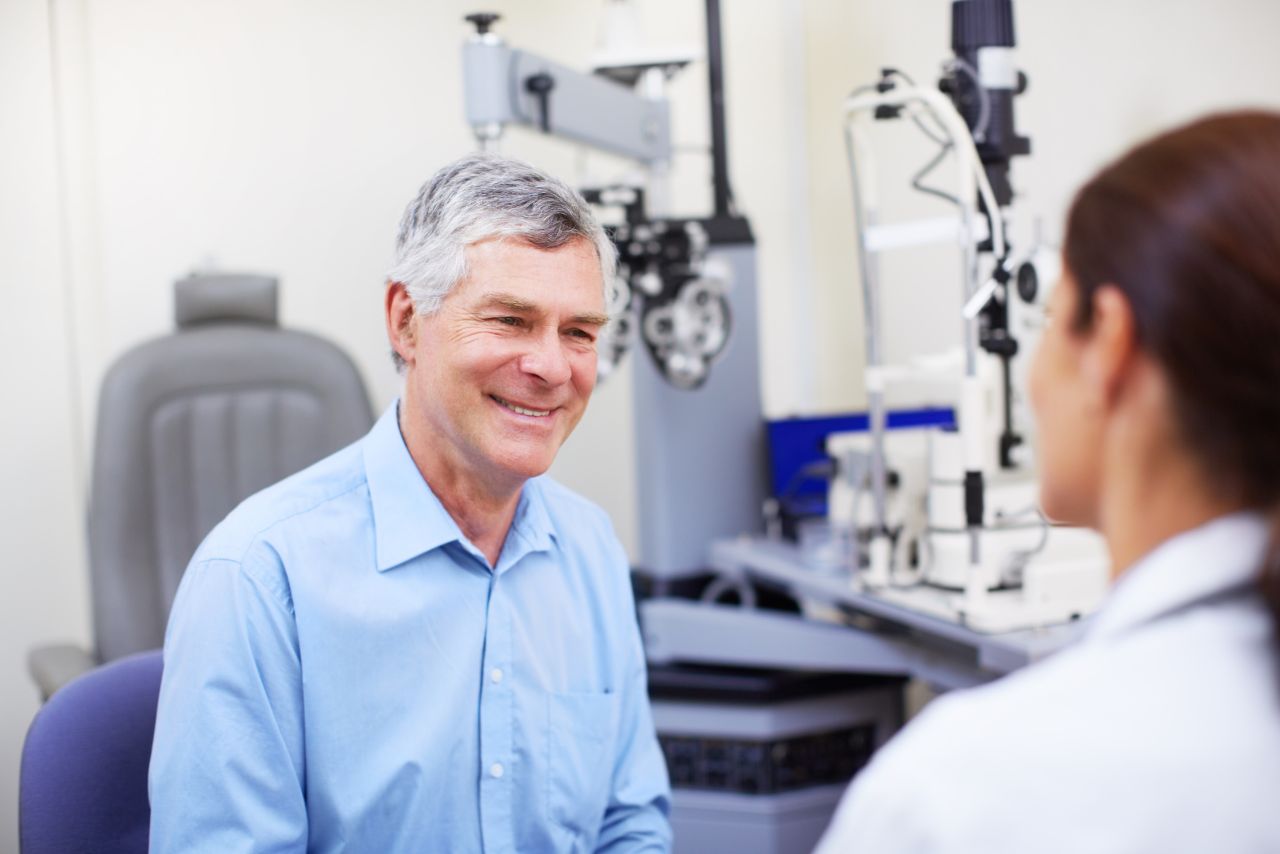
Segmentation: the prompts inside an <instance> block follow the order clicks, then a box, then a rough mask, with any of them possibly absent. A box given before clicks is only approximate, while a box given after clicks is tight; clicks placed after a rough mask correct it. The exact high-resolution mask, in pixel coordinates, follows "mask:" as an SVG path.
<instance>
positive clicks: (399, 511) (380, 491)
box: [364, 400, 557, 572]
mask: <svg viewBox="0 0 1280 854" xmlns="http://www.w3.org/2000/svg"><path fill="white" fill-rule="evenodd" d="M399 407H400V402H399V401H398V400H397V401H395V402H394V403H392V404H391V406H390V407H388V408H387V411H386V412H384V413H383V414H382V417H381V418H379V419H378V422H377V423H376V424H375V425H374V426H373V429H372V430H370V431H369V435H368V436H366V437H365V439H364V466H365V479H366V480H367V481H368V483H369V500H370V502H371V503H372V505H373V527H374V538H375V548H376V552H377V553H376V555H375V559H376V561H377V567H378V571H379V572H383V571H385V570H388V569H391V568H393V567H396V566H399V565H401V564H403V563H405V562H406V561H408V560H411V559H413V558H415V557H417V556H418V555H420V554H425V553H427V552H429V551H431V550H433V549H437V548H439V547H441V546H443V545H447V544H448V543H452V542H460V543H467V539H466V537H465V536H464V535H463V533H462V531H461V529H459V528H458V523H457V522H455V521H453V517H452V516H450V515H449V511H447V510H445V508H444V505H443V504H441V503H440V499H439V498H437V497H436V494H435V493H434V492H433V491H432V490H431V487H430V485H429V484H428V483H427V481H426V479H425V478H423V476H422V472H420V471H419V470H418V466H417V464H416V463H414V461H413V457H412V456H411V455H410V454H409V448H408V447H407V446H406V445H405V443H404V437H403V436H402V435H401V433H400V422H399V418H398V412H399ZM539 481H540V478H535V479H533V480H530V481H528V482H527V483H525V485H524V489H522V490H521V492H520V502H519V504H518V505H517V506H516V513H515V516H514V518H513V519H512V521H511V530H510V531H508V532H507V545H504V547H503V559H501V560H500V561H499V563H500V564H506V565H510V564H513V563H515V562H516V561H517V560H519V558H520V557H522V556H523V555H525V554H528V553H530V552H534V551H547V550H549V549H550V548H551V540H552V538H553V537H556V536H557V534H556V529H555V526H554V525H553V524H552V522H551V515H550V514H549V513H548V512H547V506H546V497H545V495H544V494H543V490H542V485H541V483H539ZM516 540H518V541H519V545H517V544H516V542H515V541H516ZM512 546H515V548H512ZM508 553H510V554H511V557H510V558H508V557H507V555H508Z"/></svg>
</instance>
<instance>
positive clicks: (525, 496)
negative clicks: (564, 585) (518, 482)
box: [507, 477, 560, 551]
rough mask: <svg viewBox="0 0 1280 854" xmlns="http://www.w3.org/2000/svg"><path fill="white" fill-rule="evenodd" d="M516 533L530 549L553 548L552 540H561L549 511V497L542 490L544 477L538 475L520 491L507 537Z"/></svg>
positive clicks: (544, 549)
mask: <svg viewBox="0 0 1280 854" xmlns="http://www.w3.org/2000/svg"><path fill="white" fill-rule="evenodd" d="M512 534H515V535H516V536H518V537H520V539H522V540H524V542H525V543H526V544H527V545H528V546H529V551H547V550H548V549H550V548H551V540H552V539H553V538H555V539H556V540H559V536H560V535H559V534H558V533H557V532H556V528H555V525H554V524H552V522H551V514H550V513H548V512H547V497H546V495H544V494H543V491H542V478H540V477H536V478H533V479H532V480H529V481H527V482H526V483H525V485H524V489H523V490H521V492H520V503H519V504H518V505H517V506H516V515H515V518H513V519H512V520H511V531H510V532H509V533H508V534H507V539H508V540H510V539H511V535H512Z"/></svg>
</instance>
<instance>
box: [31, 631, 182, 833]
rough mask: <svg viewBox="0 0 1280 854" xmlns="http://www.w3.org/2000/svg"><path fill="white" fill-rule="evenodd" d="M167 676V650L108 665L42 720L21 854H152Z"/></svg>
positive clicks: (36, 724)
mask: <svg viewBox="0 0 1280 854" xmlns="http://www.w3.org/2000/svg"><path fill="white" fill-rule="evenodd" d="M161 669H162V659H161V654H160V650H153V651H151V652H144V653H139V654H137V655H133V656H129V657H127V658H123V659H120V660H119V661H115V662H112V663H111V664H106V665H103V666H102V667H99V668H96V669H94V670H91V671H89V672H88V673H86V674H84V675H83V676H81V677H79V678H78V679H75V680H73V681H71V682H70V683H68V684H67V685H66V687H64V688H63V689H62V690H60V691H58V692H57V693H56V694H54V695H53V697H51V698H50V699H49V702H48V703H46V704H45V705H44V706H43V707H42V708H41V709H40V711H39V712H38V713H37V714H36V717H35V720H33V721H32V722H31V729H30V730H28V731H27V740H26V742H25V744H24V745H23V748H22V770H21V778H20V782H19V793H18V826H19V830H18V835H19V838H20V846H21V852H22V854H66V852H75V851H93V852H95V854H132V852H145V851H146V850H147V837H148V834H149V829H150V824H151V807H150V804H149V802H148V799H147V766H148V765H149V764H150V762H151V738H152V734H153V732H154V730H155V726H156V702H157V700H158V699H159V696H160V674H161Z"/></svg>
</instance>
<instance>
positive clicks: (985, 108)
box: [944, 57, 991, 142]
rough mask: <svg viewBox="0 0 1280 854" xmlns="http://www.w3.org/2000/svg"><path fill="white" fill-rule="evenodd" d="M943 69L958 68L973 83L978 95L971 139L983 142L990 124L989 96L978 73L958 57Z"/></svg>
mask: <svg viewBox="0 0 1280 854" xmlns="http://www.w3.org/2000/svg"><path fill="white" fill-rule="evenodd" d="M944 68H947V69H948V70H951V69H955V68H958V69H960V70H961V71H963V72H964V73H965V74H968V75H969V79H970V80H972V81H973V88H974V91H976V92H977V93H978V121H977V123H976V124H975V125H974V128H973V139H974V141H975V142H985V141H986V138H987V126H988V125H989V124H990V122H991V96H990V95H989V94H988V93H987V90H986V88H985V87H984V86H983V85H982V81H981V80H980V79H978V72H977V71H976V70H975V69H974V67H973V66H972V65H970V64H969V63H968V62H965V61H964V60H963V59H961V58H960V57H956V58H955V59H952V60H950V61H949V62H948V63H947V64H946V65H945V66H944Z"/></svg>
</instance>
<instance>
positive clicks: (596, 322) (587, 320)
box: [569, 311, 609, 326]
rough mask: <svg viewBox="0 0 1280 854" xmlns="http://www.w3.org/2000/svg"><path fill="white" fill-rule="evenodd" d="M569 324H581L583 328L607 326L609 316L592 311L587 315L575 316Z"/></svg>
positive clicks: (570, 319)
mask: <svg viewBox="0 0 1280 854" xmlns="http://www.w3.org/2000/svg"><path fill="white" fill-rule="evenodd" d="M569 322H570V323H581V324H582V325H583V326H606V325H607V324H608V323H609V315H607V314H600V313H599V312H594V311H592V312H588V313H586V314H575V315H574V316H573V317H571V318H569Z"/></svg>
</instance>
